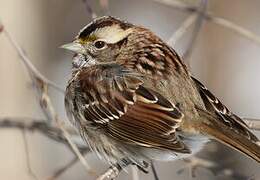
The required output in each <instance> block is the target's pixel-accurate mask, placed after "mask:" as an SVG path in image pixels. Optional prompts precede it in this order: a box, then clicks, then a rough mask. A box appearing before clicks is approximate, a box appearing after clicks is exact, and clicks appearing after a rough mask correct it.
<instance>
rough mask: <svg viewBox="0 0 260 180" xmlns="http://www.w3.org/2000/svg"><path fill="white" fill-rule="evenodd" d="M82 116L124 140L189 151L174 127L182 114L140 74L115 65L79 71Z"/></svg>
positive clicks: (146, 145)
mask: <svg viewBox="0 0 260 180" xmlns="http://www.w3.org/2000/svg"><path fill="white" fill-rule="evenodd" d="M79 80H80V88H81V89H84V92H82V94H81V95H80V96H81V98H84V101H85V109H84V116H85V118H86V119H87V120H89V121H92V122H93V123H96V125H98V126H104V128H106V129H107V132H108V133H109V134H110V135H111V136H112V137H114V138H116V139H118V140H120V141H123V142H125V143H130V144H136V145H141V146H144V147H154V148H163V149H170V150H173V151H176V152H181V153H190V150H189V149H188V148H187V147H186V146H185V144H184V143H182V142H181V141H180V140H179V139H178V137H177V135H176V133H175V130H176V128H177V127H179V124H180V122H181V121H182V118H183V114H182V113H181V112H180V111H179V110H178V108H177V107H175V105H174V104H172V103H171V102H170V101H168V100H167V99H166V98H165V97H163V96H162V95H160V94H159V93H157V92H155V91H154V90H151V89H148V88H146V87H144V86H143V82H142V77H141V76H140V75H139V74H137V73H134V72H131V71H129V70H127V69H124V68H122V67H121V66H119V65H117V64H103V65H97V66H94V67H91V68H88V69H84V71H81V73H80V74H79Z"/></svg>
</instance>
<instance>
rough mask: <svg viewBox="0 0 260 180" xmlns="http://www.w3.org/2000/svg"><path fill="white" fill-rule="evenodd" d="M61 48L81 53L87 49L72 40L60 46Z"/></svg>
mask: <svg viewBox="0 0 260 180" xmlns="http://www.w3.org/2000/svg"><path fill="white" fill-rule="evenodd" d="M60 48H63V49H67V50H70V51H73V52H76V53H80V54H85V49H84V47H83V46H82V45H81V44H80V43H78V42H75V41H74V42H72V43H68V44H64V45H62V46H60Z"/></svg>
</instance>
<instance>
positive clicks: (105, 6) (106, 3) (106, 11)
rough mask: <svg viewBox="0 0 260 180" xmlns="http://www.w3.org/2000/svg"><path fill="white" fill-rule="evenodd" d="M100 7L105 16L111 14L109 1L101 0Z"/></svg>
mask: <svg viewBox="0 0 260 180" xmlns="http://www.w3.org/2000/svg"><path fill="white" fill-rule="evenodd" d="M99 5H100V7H101V8H102V11H103V14H105V15H108V14H110V11H109V0H99Z"/></svg>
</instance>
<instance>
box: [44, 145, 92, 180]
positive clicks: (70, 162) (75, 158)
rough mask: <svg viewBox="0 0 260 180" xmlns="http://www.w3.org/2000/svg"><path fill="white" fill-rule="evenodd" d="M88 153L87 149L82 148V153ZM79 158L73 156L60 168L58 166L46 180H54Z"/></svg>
mask: <svg viewBox="0 0 260 180" xmlns="http://www.w3.org/2000/svg"><path fill="white" fill-rule="evenodd" d="M86 153H88V150H87V151H86V150H84V151H82V154H86ZM78 160H79V158H78V157H77V156H75V157H74V158H73V159H72V160H71V161H69V162H68V163H67V164H66V165H64V166H62V167H61V168H59V169H58V170H56V171H55V172H54V173H53V175H51V176H49V177H48V178H46V180H55V179H57V178H58V177H60V176H61V175H62V174H63V173H64V172H66V171H67V170H68V169H69V168H71V167H72V166H74V165H75V164H76V163H77V162H78Z"/></svg>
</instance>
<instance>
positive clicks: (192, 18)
mask: <svg viewBox="0 0 260 180" xmlns="http://www.w3.org/2000/svg"><path fill="white" fill-rule="evenodd" d="M196 18H197V14H196V13H192V14H191V15H190V16H189V17H188V18H186V20H185V21H184V22H183V23H182V24H181V25H180V27H179V29H177V30H176V31H175V32H174V33H173V34H172V35H171V37H170V38H169V40H168V44H170V45H174V44H176V42H177V41H178V40H179V39H180V38H181V37H182V36H183V35H184V34H185V33H186V32H187V31H188V29H189V28H190V26H191V25H192V24H193V23H194V22H195V21H196Z"/></svg>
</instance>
